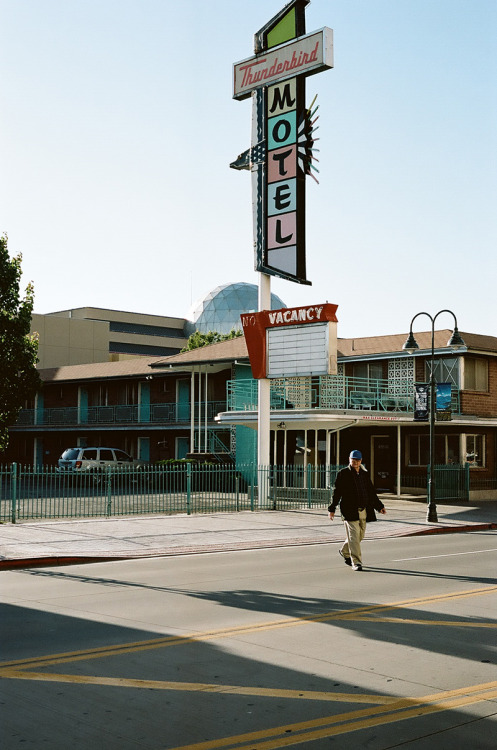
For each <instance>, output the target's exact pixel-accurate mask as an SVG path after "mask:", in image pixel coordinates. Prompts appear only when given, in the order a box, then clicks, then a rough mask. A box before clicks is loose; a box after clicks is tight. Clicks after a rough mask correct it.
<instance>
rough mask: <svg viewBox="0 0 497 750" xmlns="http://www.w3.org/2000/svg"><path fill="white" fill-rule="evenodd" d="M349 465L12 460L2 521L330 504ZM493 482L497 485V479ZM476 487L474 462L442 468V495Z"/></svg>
mask: <svg viewBox="0 0 497 750" xmlns="http://www.w3.org/2000/svg"><path fill="white" fill-rule="evenodd" d="M341 468H343V467H342V466H318V467H315V466H307V467H303V466H284V467H283V466H269V467H267V466H266V467H258V466H257V465H255V464H250V465H243V466H240V465H238V466H232V465H208V464H195V463H194V462H185V463H182V464H173V465H165V466H164V465H162V466H160V465H159V466H158V465H155V466H150V467H146V468H141V469H135V470H130V469H128V470H123V469H115V468H107V469H104V470H102V471H95V472H81V471H74V472H61V471H58V470H57V469H55V468H52V467H44V468H36V467H33V466H19V465H17V464H12V465H11V466H8V467H0V522H12V523H16V522H17V521H27V520H35V519H38V520H39V519H56V518H57V519H61V518H95V517H111V516H129V515H145V514H150V513H155V514H178V513H185V514H191V513H218V512H237V511H242V510H263V509H268V510H270V509H273V510H290V509H293V510H297V509H302V508H326V507H327V506H328V505H329V503H330V498H331V492H332V489H333V486H334V484H335V480H336V475H337V472H338V471H339V470H340V469H341ZM485 481H486V485H485V488H487V486H488V488H489V489H490V487H492V488H495V485H496V480H495V479H492V480H485ZM402 487H403V491H409V488H411V489H415V490H418V491H420V493H424V492H426V473H423V474H418V475H416V476H404V477H402ZM469 489H470V471H469V467H468V466H467V465H465V466H437V467H435V492H436V495H435V497H436V500H468V499H469ZM471 489H473V482H471ZM482 489H484V488H483V487H482Z"/></svg>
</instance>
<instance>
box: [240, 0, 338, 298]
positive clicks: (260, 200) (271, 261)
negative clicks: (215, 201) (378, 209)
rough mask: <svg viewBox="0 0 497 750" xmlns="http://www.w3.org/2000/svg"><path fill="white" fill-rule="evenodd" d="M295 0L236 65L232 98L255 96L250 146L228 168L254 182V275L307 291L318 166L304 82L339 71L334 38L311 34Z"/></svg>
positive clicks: (303, 1) (304, 0)
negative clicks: (311, 199)
mask: <svg viewBox="0 0 497 750" xmlns="http://www.w3.org/2000/svg"><path fill="white" fill-rule="evenodd" d="M308 2H309V0H293V1H292V2H290V3H288V4H287V5H286V6H285V7H284V8H283V10H282V11H280V13H278V14H277V15H276V16H274V18H272V19H271V20H270V21H269V22H268V23H267V24H266V25H265V26H264V27H263V28H262V29H260V30H259V31H258V32H257V33H256V35H255V40H256V49H255V53H256V54H255V55H254V56H252V57H250V58H247V59H245V60H242V61H241V62H238V63H235V65H234V66H233V98H234V99H237V100H242V99H246V98H247V97H248V96H250V95H252V96H253V97H254V107H253V121H252V146H251V148H250V149H248V150H247V151H245V152H244V153H243V154H241V155H240V156H239V157H238V159H237V160H236V161H234V162H233V163H232V164H231V165H230V166H231V167H233V168H234V169H249V170H251V172H252V177H253V207H254V237H255V243H254V244H255V270H256V271H261V272H263V273H265V274H269V275H273V276H279V277H281V278H284V279H289V280H291V281H295V282H298V283H301V284H310V281H308V280H307V278H306V257H305V178H306V176H307V175H311V176H314V175H312V171H317V169H316V168H315V166H314V164H313V160H314V152H315V150H316V149H315V148H314V144H315V141H316V140H317V139H316V138H315V130H316V129H317V128H316V127H315V122H316V120H317V119H318V118H317V117H315V114H316V110H317V107H316V109H314V110H313V109H312V107H313V104H314V102H313V104H312V105H311V106H310V107H306V105H305V79H306V77H307V76H309V75H313V74H315V73H319V72H321V71H323V70H327V69H329V68H332V67H333V32H332V30H331V29H328V28H324V29H321V30H319V31H315V32H313V33H311V34H306V33H305V6H306V5H307V4H308Z"/></svg>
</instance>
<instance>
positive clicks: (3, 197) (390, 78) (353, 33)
mask: <svg viewBox="0 0 497 750" xmlns="http://www.w3.org/2000/svg"><path fill="white" fill-rule="evenodd" d="M283 5H284V0H249V1H247V2H241V1H240V0H211V1H210V2H209V0H0V28H1V34H2V41H1V44H0V232H7V233H8V235H9V249H10V252H11V255H13V254H17V253H18V252H22V254H23V270H24V277H23V281H24V282H25V283H27V282H28V281H30V280H32V281H33V282H34V285H35V312H38V313H46V312H52V311H55V310H62V309H67V308H70V307H81V306H86V305H88V306H99V307H106V308H112V309H121V310H130V311H134V312H144V313H150V314H159V315H170V316H177V317H184V316H186V314H187V312H188V309H189V307H190V305H191V303H192V302H195V301H196V300H197V299H198V298H200V297H203V296H204V295H205V294H206V293H207V292H209V291H210V290H211V289H213V288H214V287H216V286H218V285H219V284H225V283H230V282H235V281H247V282H250V283H255V284H256V283H258V275H257V274H256V272H255V271H254V259H253V244H252V243H253V238H252V214H251V211H252V208H251V185H250V175H249V173H248V172H245V171H244V172H237V171H234V170H232V169H230V168H229V164H230V162H231V161H233V160H234V159H235V158H236V156H237V155H238V154H239V153H241V152H242V151H243V150H245V149H246V148H248V146H249V145H250V121H251V102H250V99H248V100H245V101H243V102H238V101H235V100H233V99H232V96H231V88H232V65H233V63H234V62H238V61H239V60H242V59H243V58H246V57H249V56H250V55H252V54H253V34H254V32H256V31H257V30H258V29H259V28H260V27H261V26H263V25H264V24H265V23H266V22H267V21H268V20H269V19H270V18H271V17H272V16H273V15H274V14H276V13H277V12H278V11H279V10H280V9H281V8H282V7H283ZM323 26H329V27H330V28H332V29H333V31H334V57H335V67H334V69H333V70H329V71H326V72H324V73H320V74H319V75H315V76H312V77H311V78H309V79H308V81H307V99H308V103H310V101H311V99H312V98H313V96H314V95H315V94H316V93H317V94H318V99H317V102H318V103H319V104H320V109H319V114H320V120H319V124H320V129H319V131H318V132H317V135H319V136H320V141H319V144H318V145H319V148H320V154H319V159H320V163H319V165H318V167H319V169H320V174H319V175H318V179H319V181H320V184H319V185H316V184H315V183H314V181H313V180H310V179H309V180H308V183H309V184H308V190H307V274H308V278H309V280H310V281H311V282H312V286H301V285H299V284H295V283H292V282H288V281H283V280H280V279H275V280H273V281H272V284H271V288H272V291H273V292H275V293H276V294H278V295H279V296H280V297H281V298H282V299H283V300H284V301H285V302H286V304H287V305H289V306H293V305H311V304H317V303H321V302H325V301H329V302H334V303H336V304H338V318H339V327H338V335H339V336H340V337H349V336H350V337H351V336H372V335H377V334H378V335H380V334H388V333H401V332H404V331H407V330H408V328H409V323H410V320H411V318H412V317H413V315H415V314H416V313H417V312H420V311H426V312H429V313H431V314H432V315H434V314H435V313H437V312H438V311H439V310H442V309H444V308H449V309H451V310H453V311H454V313H455V314H456V315H457V318H458V323H459V327H460V329H461V330H462V331H472V332H476V333H486V334H490V335H494V336H495V335H497V259H496V258H497V256H496V239H497V165H496V162H497V159H496V156H497V96H496V94H497V52H496V48H497V45H496V39H497V2H496V0H312V2H311V4H310V5H309V6H308V8H307V31H308V32H311V31H313V30H316V29H319V28H322V27H323ZM451 325H452V318H451V316H449V315H447V314H444V315H441V316H440V317H439V318H438V320H437V328H448V327H451ZM429 328H430V322H429V320H428V319H427V318H421V319H419V320H418V321H416V325H415V330H418V331H419V330H427V329H429Z"/></svg>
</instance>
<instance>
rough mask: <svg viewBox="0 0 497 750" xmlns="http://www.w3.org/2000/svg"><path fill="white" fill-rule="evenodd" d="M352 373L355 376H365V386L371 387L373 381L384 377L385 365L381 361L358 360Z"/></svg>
mask: <svg viewBox="0 0 497 750" xmlns="http://www.w3.org/2000/svg"><path fill="white" fill-rule="evenodd" d="M352 373H353V376H354V378H363V379H364V381H365V383H367V384H368V385H365V387H369V383H370V382H371V381H376V380H381V379H382V378H383V366H382V364H381V362H356V363H355V364H354V365H353V368H352Z"/></svg>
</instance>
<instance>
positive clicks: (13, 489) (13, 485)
mask: <svg viewBox="0 0 497 750" xmlns="http://www.w3.org/2000/svg"><path fill="white" fill-rule="evenodd" d="M10 498H11V501H12V523H15V522H16V512H17V464H16V463H13V464H12V470H11V472H10Z"/></svg>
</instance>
